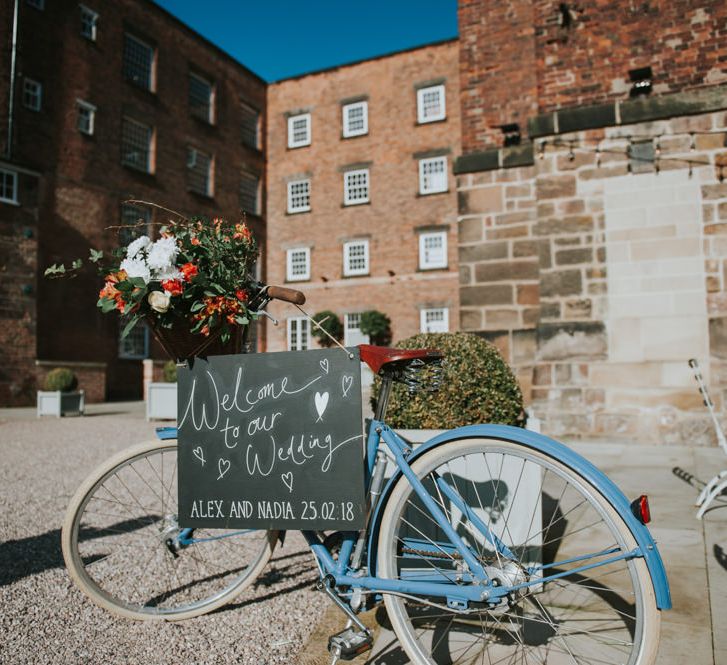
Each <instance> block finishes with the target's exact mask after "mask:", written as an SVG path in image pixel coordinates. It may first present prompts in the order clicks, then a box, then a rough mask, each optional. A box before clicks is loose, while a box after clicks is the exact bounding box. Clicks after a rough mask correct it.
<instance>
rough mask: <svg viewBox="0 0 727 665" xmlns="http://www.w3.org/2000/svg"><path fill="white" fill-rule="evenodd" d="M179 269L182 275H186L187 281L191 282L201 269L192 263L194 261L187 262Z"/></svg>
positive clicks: (185, 279)
mask: <svg viewBox="0 0 727 665" xmlns="http://www.w3.org/2000/svg"><path fill="white" fill-rule="evenodd" d="M179 271H180V272H181V273H182V275H184V281H185V282H191V281H192V277H194V276H195V275H196V274H197V273H198V272H199V270H198V269H197V266H196V265H194V263H192V262H189V263H185V264H184V265H183V266H182V267H181V268H180V269H179Z"/></svg>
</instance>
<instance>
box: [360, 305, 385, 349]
mask: <svg viewBox="0 0 727 665" xmlns="http://www.w3.org/2000/svg"><path fill="white" fill-rule="evenodd" d="M360 327H361V332H362V333H363V334H364V335H368V336H369V337H370V338H371V343H372V344H378V345H379V346H387V345H388V344H390V343H391V320H390V319H389V317H388V316H386V314H383V313H382V312H378V311H376V310H375V309H373V310H369V311H368V312H364V313H363V314H361V326H360Z"/></svg>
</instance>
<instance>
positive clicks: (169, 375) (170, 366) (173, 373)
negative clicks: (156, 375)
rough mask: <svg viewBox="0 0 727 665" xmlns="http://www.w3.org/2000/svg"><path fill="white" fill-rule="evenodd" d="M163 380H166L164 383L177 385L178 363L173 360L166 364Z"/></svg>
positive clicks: (163, 370) (163, 368)
mask: <svg viewBox="0 0 727 665" xmlns="http://www.w3.org/2000/svg"><path fill="white" fill-rule="evenodd" d="M162 378H163V379H164V383H176V382H177V363H175V362H174V361H173V360H169V361H167V362H165V363H164V367H162Z"/></svg>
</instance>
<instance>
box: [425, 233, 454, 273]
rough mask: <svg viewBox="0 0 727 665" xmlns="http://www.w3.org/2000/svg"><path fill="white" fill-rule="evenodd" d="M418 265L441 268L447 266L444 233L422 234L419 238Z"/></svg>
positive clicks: (445, 237)
mask: <svg viewBox="0 0 727 665" xmlns="http://www.w3.org/2000/svg"><path fill="white" fill-rule="evenodd" d="M419 265H420V267H422V268H441V267H444V266H446V265H447V236H446V233H423V234H422V235H421V236H420V238H419Z"/></svg>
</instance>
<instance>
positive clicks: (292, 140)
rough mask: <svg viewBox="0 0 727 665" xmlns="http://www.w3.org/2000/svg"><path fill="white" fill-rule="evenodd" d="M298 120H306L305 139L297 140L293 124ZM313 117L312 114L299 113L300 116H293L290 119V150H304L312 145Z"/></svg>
mask: <svg viewBox="0 0 727 665" xmlns="http://www.w3.org/2000/svg"><path fill="white" fill-rule="evenodd" d="M298 120H305V122H306V128H305V134H306V135H305V137H304V138H302V139H299V140H297V141H296V140H295V136H294V132H293V124H294V123H295V122H296V121H298ZM311 129H312V128H311V115H310V113H299V114H298V115H291V116H289V117H288V147H289V148H303V147H304V146H307V145H310V144H311V140H312V134H313V132H312V131H311Z"/></svg>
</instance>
